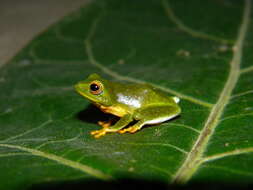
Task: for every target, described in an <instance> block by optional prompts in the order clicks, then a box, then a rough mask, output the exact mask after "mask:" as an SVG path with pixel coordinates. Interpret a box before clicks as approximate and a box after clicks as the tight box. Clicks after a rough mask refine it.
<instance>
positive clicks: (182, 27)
mask: <svg viewBox="0 0 253 190" xmlns="http://www.w3.org/2000/svg"><path fill="white" fill-rule="evenodd" d="M162 5H163V7H164V10H165V12H166V14H167V16H168V18H169V19H170V20H171V21H172V22H173V23H174V24H175V25H176V26H177V27H178V28H179V29H180V30H182V31H183V32H185V33H187V34H189V35H191V36H193V37H196V38H201V39H206V40H213V41H216V42H220V43H224V44H233V43H234V41H233V40H227V39H222V38H219V37H216V36H213V35H210V34H205V33H203V32H199V31H196V30H194V29H192V28H190V27H188V26H186V25H185V24H184V23H183V22H182V21H181V20H180V19H179V18H178V17H177V16H176V15H175V13H174V12H173V10H172V9H171V7H170V4H169V2H168V1H166V0H162Z"/></svg>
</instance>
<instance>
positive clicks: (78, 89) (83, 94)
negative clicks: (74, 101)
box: [75, 84, 96, 102]
mask: <svg viewBox="0 0 253 190" xmlns="http://www.w3.org/2000/svg"><path fill="white" fill-rule="evenodd" d="M75 90H76V92H77V93H78V94H80V95H81V96H83V97H85V98H87V99H88V100H90V101H91V102H95V101H96V100H95V99H93V98H92V97H91V96H89V95H88V94H87V93H84V92H83V91H84V87H83V86H81V85H80V84H76V85H75Z"/></svg>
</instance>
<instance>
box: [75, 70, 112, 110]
mask: <svg viewBox="0 0 253 190" xmlns="http://www.w3.org/2000/svg"><path fill="white" fill-rule="evenodd" d="M75 89H76V91H77V92H78V93H79V94H81V95H82V96H84V97H85V98H87V99H88V100H90V101H91V102H93V103H96V104H99V105H103V106H110V105H111V97H110V90H109V89H110V86H109V83H108V81H107V80H105V79H103V78H101V77H100V76H99V75H98V74H91V75H90V76H89V77H88V78H87V79H86V80H84V81H80V82H79V83H77V84H76V85H75Z"/></svg>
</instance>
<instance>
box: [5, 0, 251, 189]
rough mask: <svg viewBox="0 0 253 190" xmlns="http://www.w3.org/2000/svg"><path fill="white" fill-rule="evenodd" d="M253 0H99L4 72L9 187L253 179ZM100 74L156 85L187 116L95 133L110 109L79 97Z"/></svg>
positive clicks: (41, 38) (40, 38)
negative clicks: (129, 130)
mask: <svg viewBox="0 0 253 190" xmlns="http://www.w3.org/2000/svg"><path fill="white" fill-rule="evenodd" d="M250 9H251V3H250V1H245V3H242V2H241V1H240V2H237V1H232V0H231V1H230V0H226V1H211V0H210V1H205V2H204V1H201V0H194V1H191V2H190V1H186V0H185V1H176V0H174V1H172V0H171V1H167V0H161V1H157V0H149V1H147V2H146V1H145V3H143V2H141V1H127V0H121V1H116V0H107V1H94V2H91V3H90V4H89V5H88V6H85V7H83V8H81V9H80V10H78V11H76V12H74V13H73V14H71V15H69V16H66V17H65V18H64V19H63V20H61V21H60V22H58V23H56V24H55V25H53V26H51V27H50V28H49V29H48V30H47V31H45V32H43V33H42V34H41V35H39V36H37V37H36V38H35V39H34V40H32V41H31V42H30V43H29V44H28V45H27V46H26V47H25V48H24V49H22V51H20V52H19V53H18V55H16V56H15V57H14V58H13V59H12V60H11V61H10V63H9V64H7V65H6V66H4V67H2V68H0V76H1V77H0V88H1V93H0V127H1V134H0V160H1V162H0V170H1V172H0V179H1V181H2V182H1V185H0V188H1V189H25V188H27V187H30V186H31V185H33V184H38V183H44V182H54V181H71V180H76V179H82V180H88V179H102V180H110V179H113V178H114V179H119V178H137V179H139V178H141V179H156V180H161V181H164V182H166V183H173V182H180V183H185V182H189V181H207V180H209V181H210V180H212V181H215V182H217V181H223V182H224V181H231V180H233V181H238V182H250V181H252V179H253V172H252V171H253V164H252V163H253V159H252V155H253V154H252V152H253V130H252V127H253V124H252V123H253V101H252V100H253V86H252V84H253V77H252V72H253V65H252V62H253V57H252V51H253V42H252V41H253V39H252V38H253V37H252V35H249V34H250V33H251V31H253V27H252V26H253V25H252V16H251V15H250ZM90 73H99V74H101V75H102V76H103V77H104V78H107V79H110V80H115V81H116V80H119V81H124V82H137V83H143V82H145V83H150V84H152V85H154V86H155V87H157V88H159V89H161V90H163V91H165V92H167V93H169V94H171V95H177V96H179V97H180V98H181V101H180V106H181V108H182V114H181V116H180V117H179V118H176V119H174V120H172V121H169V122H166V123H163V124H161V125H156V126H152V127H145V128H144V129H142V130H141V131H140V132H137V133H135V134H123V135H120V134H109V135H106V136H105V137H103V138H100V139H94V138H93V137H92V136H90V134H89V133H90V131H92V130H94V129H99V128H100V127H99V126H98V125H97V124H96V122H97V121H98V120H101V119H105V118H106V117H105V115H104V114H103V113H101V112H100V111H99V110H96V109H94V108H93V107H92V106H90V105H89V102H88V101H86V100H84V99H83V98H82V97H80V96H79V95H78V94H76V93H75V92H74V89H73V85H74V84H75V83H76V82H78V81H80V80H82V79H84V78H86V77H87V76H88V75H89V74H90Z"/></svg>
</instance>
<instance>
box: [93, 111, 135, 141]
mask: <svg viewBox="0 0 253 190" xmlns="http://www.w3.org/2000/svg"><path fill="white" fill-rule="evenodd" d="M131 121H133V117H132V115H130V114H126V115H124V116H123V117H122V118H120V120H119V121H118V122H117V123H116V124H115V125H113V126H111V127H104V128H103V129H100V130H96V131H92V132H91V135H94V137H95V138H99V137H101V136H104V135H105V134H106V133H113V132H117V131H119V130H120V129H122V128H124V127H125V126H127V125H128V124H129V123H130V122H131Z"/></svg>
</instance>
